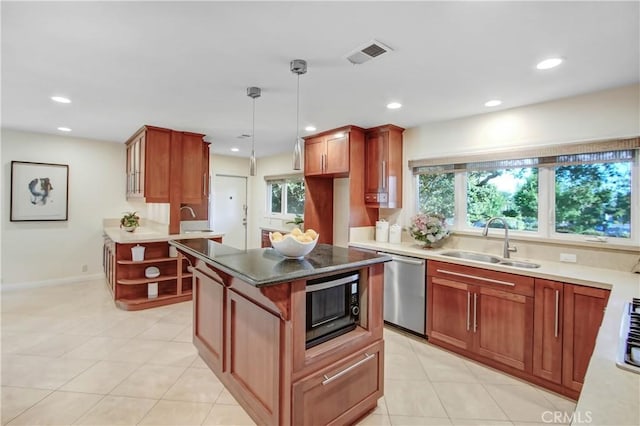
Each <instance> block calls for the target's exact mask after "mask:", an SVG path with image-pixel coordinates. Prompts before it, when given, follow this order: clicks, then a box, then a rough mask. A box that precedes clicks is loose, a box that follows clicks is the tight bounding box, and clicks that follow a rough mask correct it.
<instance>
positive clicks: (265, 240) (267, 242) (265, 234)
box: [260, 229, 271, 248]
mask: <svg viewBox="0 0 640 426" xmlns="http://www.w3.org/2000/svg"><path fill="white" fill-rule="evenodd" d="M260 241H261V245H260V247H262V248H266V247H271V239H270V238H269V231H267V230H266V229H262V230H261V231H260Z"/></svg>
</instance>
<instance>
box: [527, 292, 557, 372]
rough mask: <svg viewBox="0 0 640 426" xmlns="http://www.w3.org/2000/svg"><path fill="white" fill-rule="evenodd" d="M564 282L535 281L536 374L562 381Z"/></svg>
mask: <svg viewBox="0 0 640 426" xmlns="http://www.w3.org/2000/svg"><path fill="white" fill-rule="evenodd" d="M563 289H564V284H562V283H559V282H555V281H549V280H543V279H536V280H535V313H534V322H535V327H534V335H533V374H534V375H536V376H538V377H541V378H543V379H545V380H549V381H551V382H554V383H557V384H561V383H562V335H563V332H562V324H563V320H562V318H563V311H564V309H563Z"/></svg>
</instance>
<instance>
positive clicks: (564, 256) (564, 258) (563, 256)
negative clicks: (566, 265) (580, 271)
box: [560, 253, 577, 263]
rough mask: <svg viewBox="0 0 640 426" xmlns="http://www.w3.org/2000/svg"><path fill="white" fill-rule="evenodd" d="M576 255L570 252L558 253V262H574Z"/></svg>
mask: <svg viewBox="0 0 640 426" xmlns="http://www.w3.org/2000/svg"><path fill="white" fill-rule="evenodd" d="M576 260H577V257H576V255H575V254H571V253H560V262H570V263H576Z"/></svg>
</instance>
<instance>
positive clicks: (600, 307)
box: [562, 284, 609, 392]
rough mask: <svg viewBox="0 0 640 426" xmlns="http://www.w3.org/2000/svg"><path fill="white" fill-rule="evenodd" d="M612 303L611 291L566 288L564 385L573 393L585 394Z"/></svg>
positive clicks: (590, 288) (580, 287)
mask: <svg viewBox="0 0 640 426" xmlns="http://www.w3.org/2000/svg"><path fill="white" fill-rule="evenodd" d="M608 300H609V290H604V289H600V288H592V287H584V286H579V285H573V284H565V287H564V304H563V305H564V306H563V307H564V315H563V319H564V324H563V332H564V335H563V344H562V384H563V385H564V386H565V387H567V388H569V389H573V390H575V391H578V392H579V391H580V390H582V384H583V383H584V376H585V375H586V373H587V366H588V365H589V360H590V359H591V355H592V354H593V349H594V348H595V345H596V337H597V336H598V330H599V329H600V324H602V318H603V317H604V309H605V307H606V306H607V301H608Z"/></svg>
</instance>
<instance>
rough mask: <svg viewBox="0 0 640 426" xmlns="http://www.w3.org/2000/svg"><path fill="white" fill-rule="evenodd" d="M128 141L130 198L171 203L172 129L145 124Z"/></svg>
mask: <svg viewBox="0 0 640 426" xmlns="http://www.w3.org/2000/svg"><path fill="white" fill-rule="evenodd" d="M126 145H127V199H136V198H142V199H144V200H145V201H146V202H147V203H168V202H169V184H170V164H171V163H170V148H171V130H169V129H161V128H157V127H151V126H143V127H142V128H141V129H140V130H138V131H137V132H136V133H135V134H134V135H133V136H132V137H131V138H129V140H128V141H127V142H126Z"/></svg>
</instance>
